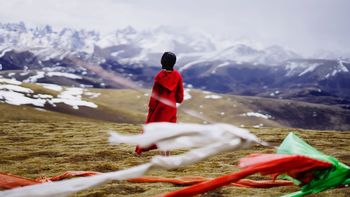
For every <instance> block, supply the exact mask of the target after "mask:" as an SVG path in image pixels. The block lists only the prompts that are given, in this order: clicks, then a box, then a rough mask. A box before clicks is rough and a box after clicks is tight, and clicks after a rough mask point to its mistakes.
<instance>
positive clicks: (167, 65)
mask: <svg viewBox="0 0 350 197" xmlns="http://www.w3.org/2000/svg"><path fill="white" fill-rule="evenodd" d="M160 63H161V64H162V69H165V70H173V68H174V65H175V63H176V55H175V54H174V53H172V52H165V53H164V54H163V56H162V59H161V60H160Z"/></svg>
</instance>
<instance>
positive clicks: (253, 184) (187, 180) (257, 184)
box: [128, 176, 293, 188]
mask: <svg viewBox="0 0 350 197" xmlns="http://www.w3.org/2000/svg"><path fill="white" fill-rule="evenodd" d="M208 180H212V179H209V178H205V177H201V176H189V177H179V178H164V177H157V176H143V177H138V178H133V179H128V181H129V182H133V183H172V184H175V185H194V184H198V183H201V182H204V181H208ZM290 185H293V182H292V181H286V180H259V181H256V180H250V179H241V180H239V181H237V182H235V183H231V184H230V186H236V187H247V188H270V187H279V186H290Z"/></svg>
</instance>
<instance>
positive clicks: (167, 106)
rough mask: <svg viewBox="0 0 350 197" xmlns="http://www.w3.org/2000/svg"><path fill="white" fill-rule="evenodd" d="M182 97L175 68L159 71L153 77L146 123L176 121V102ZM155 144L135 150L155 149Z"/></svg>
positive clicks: (180, 84)
mask: <svg viewBox="0 0 350 197" xmlns="http://www.w3.org/2000/svg"><path fill="white" fill-rule="evenodd" d="M183 98H184V88H183V82H182V77H181V75H180V73H179V72H178V71H176V70H173V71H171V72H170V71H165V70H162V71H160V72H159V73H158V74H157V75H156V77H155V78H154V84H153V88H152V95H151V98H150V101H149V104H148V107H149V109H148V115H147V119H146V122H145V123H146V124H147V123H150V122H176V113H177V108H176V103H181V102H182V101H183ZM156 148H157V146H156V145H152V146H151V147H149V148H144V149H142V148H140V147H138V146H137V147H136V149H135V152H136V153H137V154H141V153H142V152H143V151H148V150H152V149H156Z"/></svg>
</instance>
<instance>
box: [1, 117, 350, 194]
mask: <svg viewBox="0 0 350 197" xmlns="http://www.w3.org/2000/svg"><path fill="white" fill-rule="evenodd" d="M110 129H113V130H117V131H119V132H121V133H124V134H136V133H138V132H139V131H140V129H141V127H140V126H139V125H132V124H115V123H107V122H86V121H80V120H77V119H71V120H70V121H68V120H67V121H61V122H46V123H45V122H42V123H34V122H24V123H18V122H17V123H14V122H12V123H11V122H9V123H5V122H4V123H2V124H1V125H0V171H2V172H8V173H12V174H17V175H20V176H25V177H29V178H36V177H41V176H53V175H57V174H60V173H62V172H64V171H67V170H92V171H99V172H110V171H114V170H120V169H125V168H128V167H131V166H135V165H138V164H141V163H144V162H147V161H148V160H149V159H150V158H151V157H152V156H153V155H155V154H158V152H157V151H152V152H149V153H146V154H144V155H143V156H141V157H139V156H135V155H134V154H133V149H134V147H131V146H128V145H118V146H116V145H108V143H107V137H108V131H109V130H110ZM289 131H295V132H296V133H297V134H298V135H299V136H301V137H302V138H304V139H305V140H306V141H307V142H309V143H310V144H311V145H313V146H314V147H316V148H317V149H319V150H321V151H323V152H325V153H327V154H331V155H334V156H335V157H337V158H338V159H340V160H341V161H342V162H345V163H348V164H349V163H350V154H349V152H350V146H349V141H350V133H349V132H334V131H322V132H320V131H306V130H297V129H278V128H264V129H252V132H254V133H255V134H257V135H258V136H259V137H261V138H262V139H264V140H266V141H269V142H271V143H272V144H274V145H278V144H279V143H280V142H281V141H282V140H283V138H284V137H285V136H286V135H287V133H288V132H289ZM254 152H263V153H272V152H274V150H273V149H270V148H265V147H261V146H254V147H252V148H250V149H248V150H241V151H235V152H229V153H224V154H221V155H217V156H215V157H213V158H211V159H209V160H206V161H204V162H201V163H198V164H196V165H192V166H189V167H186V168H182V169H177V170H171V171H153V172H151V173H150V174H149V175H157V176H164V177H178V176H205V177H217V176H220V175H223V174H227V173H230V172H234V171H237V170H238V169H237V168H236V167H235V165H236V164H237V161H238V159H239V158H241V157H243V156H245V155H247V154H250V153H254ZM178 153H180V152H179V151H178V152H174V153H173V154H178ZM252 178H261V177H259V176H258V175H255V176H253V177H252ZM179 188H180V187H179V186H174V185H171V184H165V183H147V184H146V183H142V184H141V183H128V182H126V181H115V182H112V183H109V184H105V185H102V186H100V187H97V188H94V189H91V190H87V191H83V192H80V193H78V194H76V195H75V196H90V197H93V196H153V195H157V194H161V193H164V192H166V191H172V190H176V189H179ZM297 190H298V188H297V187H279V188H271V189H245V188H237V187H223V188H221V189H218V190H216V191H212V192H209V193H207V194H204V195H202V196H280V195H282V194H287V193H290V192H293V191H297ZM349 195H350V189H348V188H346V189H334V190H329V191H326V192H323V193H321V194H318V195H315V196H349Z"/></svg>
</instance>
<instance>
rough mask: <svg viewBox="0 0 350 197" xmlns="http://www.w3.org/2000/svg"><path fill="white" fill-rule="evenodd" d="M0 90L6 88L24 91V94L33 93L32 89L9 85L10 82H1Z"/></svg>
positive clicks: (12, 90) (13, 90)
mask: <svg viewBox="0 0 350 197" xmlns="http://www.w3.org/2000/svg"><path fill="white" fill-rule="evenodd" d="M0 90H8V91H11V92H20V93H26V94H30V93H33V90H31V89H29V88H24V87H21V86H18V85H11V84H1V85H0Z"/></svg>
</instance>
